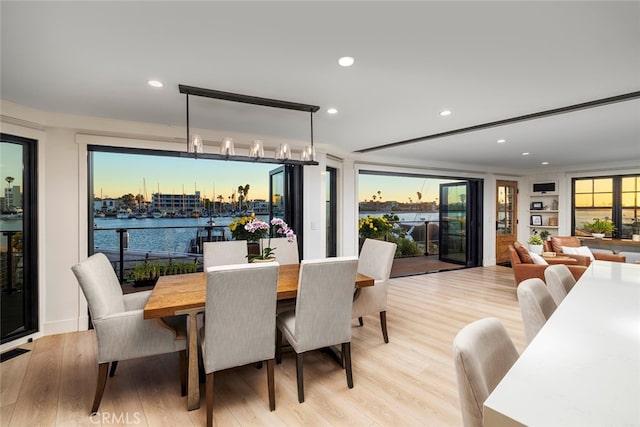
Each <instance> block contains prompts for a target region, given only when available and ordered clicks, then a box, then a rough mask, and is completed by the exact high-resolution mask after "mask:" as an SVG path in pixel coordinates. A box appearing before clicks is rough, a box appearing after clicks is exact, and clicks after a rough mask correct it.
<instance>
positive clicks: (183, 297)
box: [144, 264, 374, 410]
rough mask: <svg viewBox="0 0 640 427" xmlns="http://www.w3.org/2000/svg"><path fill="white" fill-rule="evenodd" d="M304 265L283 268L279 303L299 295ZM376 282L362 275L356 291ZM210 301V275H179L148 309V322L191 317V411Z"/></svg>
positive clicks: (165, 281)
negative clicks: (200, 320)
mask: <svg viewBox="0 0 640 427" xmlns="http://www.w3.org/2000/svg"><path fill="white" fill-rule="evenodd" d="M299 273H300V264H291V265H281V266H280V270H279V274H278V293H277V298H278V300H279V301H280V300H288V299H293V298H295V297H296V296H297V293H298V275H299ZM373 285H374V279H373V278H371V277H369V276H365V275H364V274H360V273H358V274H357V276H356V282H355V287H356V288H364V287H367V286H373ZM205 300H206V273H204V272H200V273H189V274H176V275H173V276H161V277H160V278H159V279H158V283H156V285H155V287H154V288H153V290H152V291H151V295H150V296H149V300H148V301H147V304H146V305H145V307H144V318H145V319H155V318H161V317H168V316H179V315H187V319H188V333H187V351H188V375H187V408H188V409H189V410H193V409H198V408H199V407H200V385H199V372H198V339H197V333H198V331H197V322H196V315H197V314H198V313H201V312H203V311H204V305H205ZM274 315H275V313H274Z"/></svg>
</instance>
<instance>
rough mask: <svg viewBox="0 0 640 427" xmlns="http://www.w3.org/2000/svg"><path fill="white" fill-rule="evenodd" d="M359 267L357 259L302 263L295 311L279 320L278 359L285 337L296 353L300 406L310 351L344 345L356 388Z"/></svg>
mask: <svg viewBox="0 0 640 427" xmlns="http://www.w3.org/2000/svg"><path fill="white" fill-rule="evenodd" d="M357 267H358V259H357V258H356V257H339V258H325V259H320V260H310V261H307V260H305V261H302V263H301V265H300V276H299V279H298V294H297V302H296V308H295V311H287V312H284V313H280V314H278V317H277V318H276V325H277V327H278V330H277V334H278V335H277V339H276V343H277V344H276V345H277V353H276V360H278V362H279V361H280V359H281V347H282V337H283V336H284V338H286V340H287V342H289V344H291V347H292V348H293V350H294V351H295V352H296V375H297V381H298V401H299V402H300V403H302V402H304V381H303V375H302V360H303V353H305V352H307V351H311V350H316V349H319V348H324V347H329V346H333V345H338V344H340V345H341V346H342V360H343V363H344V366H345V370H346V375H347V386H348V387H349V388H353V376H352V372H351V306H352V303H353V288H354V286H355V280H356V269H357Z"/></svg>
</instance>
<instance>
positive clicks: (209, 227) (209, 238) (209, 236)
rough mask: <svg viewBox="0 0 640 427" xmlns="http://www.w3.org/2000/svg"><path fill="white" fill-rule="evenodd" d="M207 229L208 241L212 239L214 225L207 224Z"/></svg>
mask: <svg viewBox="0 0 640 427" xmlns="http://www.w3.org/2000/svg"><path fill="white" fill-rule="evenodd" d="M205 229H206V230H207V242H210V241H211V234H212V232H213V226H212V225H207V226H205Z"/></svg>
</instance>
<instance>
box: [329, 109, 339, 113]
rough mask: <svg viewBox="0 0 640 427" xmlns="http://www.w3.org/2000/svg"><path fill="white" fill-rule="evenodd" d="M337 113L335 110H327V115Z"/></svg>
mask: <svg viewBox="0 0 640 427" xmlns="http://www.w3.org/2000/svg"><path fill="white" fill-rule="evenodd" d="M337 112H338V110H336V109H335V108H329V109H328V110H327V113H329V114H336V113H337Z"/></svg>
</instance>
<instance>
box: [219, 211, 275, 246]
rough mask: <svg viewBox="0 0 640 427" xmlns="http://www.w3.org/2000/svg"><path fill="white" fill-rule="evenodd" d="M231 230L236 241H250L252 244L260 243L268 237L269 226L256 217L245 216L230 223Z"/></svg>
mask: <svg viewBox="0 0 640 427" xmlns="http://www.w3.org/2000/svg"><path fill="white" fill-rule="evenodd" d="M229 230H231V236H232V237H233V239H234V240H248V241H250V242H258V241H260V239H262V238H263V237H266V236H267V232H268V231H269V224H267V223H266V222H264V221H263V220H261V219H258V218H256V217H255V215H251V216H244V217H242V218H238V219H234V220H233V221H231V222H230V223H229Z"/></svg>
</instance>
